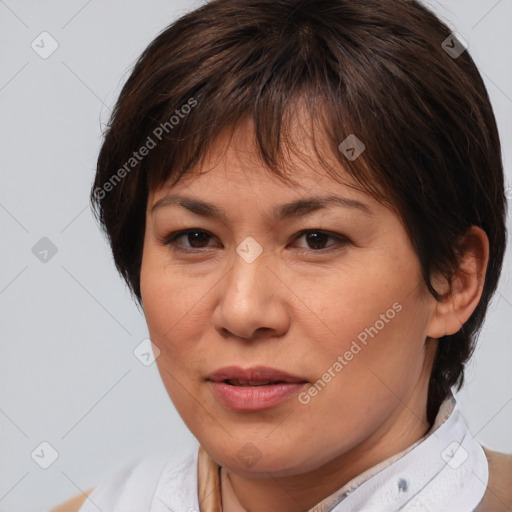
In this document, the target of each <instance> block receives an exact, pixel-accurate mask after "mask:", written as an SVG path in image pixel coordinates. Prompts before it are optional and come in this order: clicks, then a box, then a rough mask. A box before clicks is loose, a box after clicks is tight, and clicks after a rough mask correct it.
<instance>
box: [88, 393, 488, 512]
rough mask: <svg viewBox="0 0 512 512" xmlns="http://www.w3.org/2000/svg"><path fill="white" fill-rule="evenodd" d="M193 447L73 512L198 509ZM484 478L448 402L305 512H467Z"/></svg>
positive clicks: (130, 470) (142, 465)
mask: <svg viewBox="0 0 512 512" xmlns="http://www.w3.org/2000/svg"><path fill="white" fill-rule="evenodd" d="M198 448H199V444H198V445H197V447H194V449H193V451H192V452H191V453H189V454H188V455H187V456H183V457H179V458H176V457H169V456H165V455H160V456H150V457H145V458H143V459H141V460H139V461H137V462H136V463H134V464H132V465H131V466H129V467H127V468H125V469H124V470H122V471H119V472H118V473H117V474H116V475H115V477H112V478H111V479H110V480H109V481H107V482H105V483H103V484H102V485H99V486H98V487H97V488H96V489H95V490H94V491H93V492H92V494H91V495H90V497H89V499H87V500H86V501H85V503H84V504H83V505H82V507H81V508H80V510H79V512H97V511H98V509H100V510H101V511H102V512H142V511H144V512H146V511H147V512H169V511H172V512H199V511H200V508H199V503H198V477H197V458H198ZM488 480H489V467H488V462H487V457H486V455H485V452H484V451H483V448H482V446H481V445H480V444H479V443H478V442H477V441H476V440H475V439H474V438H473V437H472V436H471V434H470V432H469V429H468V426H467V424H466V422H465V420H464V418H463V416H462V414H461V412H460V410H459V407H458V405H457V403H456V402H455V399H454V398H453V397H449V398H447V399H446V400H445V401H444V402H443V404H442V406H441V408H440V410H439V413H438V415H437V417H436V420H435V423H434V425H433V427H432V428H431V429H430V431H429V432H428V433H427V434H426V435H425V436H424V437H423V438H421V439H420V440H419V441H417V442H416V443H414V444H413V445H412V446H410V447H409V448H407V449H406V450H403V451H402V452H400V453H398V454H396V455H394V456H392V457H390V458H389V459H387V460H385V461H383V462H381V463H379V464H377V465H376V466H374V467H373V468H370V469H368V470H367V471H365V472H364V473H362V474H361V475H359V476H358V477H356V478H354V479H353V480H351V481H350V482H348V483H347V484H346V485H345V486H343V488H341V489H339V490H338V491H336V492H335V493H334V494H332V495H331V496H329V497H327V498H326V499H324V500H323V501H322V502H321V503H319V504H318V505H316V506H315V507H314V508H313V509H312V510H311V512H353V511H358V512H359V511H368V512H398V511H404V512H473V511H474V509H475V508H476V507H477V506H478V504H479V503H480V501H481V499H482V498H483V496H484V494H485V491H486V488H487V484H488ZM223 512H230V511H229V510H224V511H223Z"/></svg>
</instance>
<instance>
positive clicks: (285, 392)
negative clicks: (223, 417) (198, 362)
mask: <svg viewBox="0 0 512 512" xmlns="http://www.w3.org/2000/svg"><path fill="white" fill-rule="evenodd" d="M207 382H208V384H209V385H210V388H211V390H212V392H213V394H214V396H215V397H216V398H217V400H218V401H219V402H220V403H221V404H222V405H223V406H225V407H227V408H229V409H231V410H233V411H236V412H256V411H262V410H265V409H270V408H273V407H276V406H278V405H280V404H281V403H283V402H285V401H286V400H288V399H290V398H291V397H292V396H294V395H296V394H297V393H299V392H300V391H301V390H302V389H303V388H304V386H305V385H306V384H307V381H306V380H305V379H303V378H302V377H299V376H297V375H292V374H290V373H287V372H283V371H281V370H276V369H275V368H269V367H266V366H257V367H252V368H247V369H243V368H239V367H237V366H229V367H225V368H220V369H219V370H216V371H215V372H213V373H211V374H210V375H208V378H207Z"/></svg>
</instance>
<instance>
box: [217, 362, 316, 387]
mask: <svg viewBox="0 0 512 512" xmlns="http://www.w3.org/2000/svg"><path fill="white" fill-rule="evenodd" d="M207 380H210V381H212V382H226V383H227V384H231V385H232V386H264V385H269V384H279V383H305V382H307V380H306V379H304V378H302V377H299V376H297V375H292V374H291V373H287V372H283V371H281V370H277V369H274V368H270V367H267V366H254V367H251V368H246V369H244V368H240V367H238V366H226V367H224V368H220V369H219V370H216V371H214V372H212V373H210V375H208V377H207Z"/></svg>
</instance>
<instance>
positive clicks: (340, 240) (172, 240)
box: [162, 228, 350, 254]
mask: <svg viewBox="0 0 512 512" xmlns="http://www.w3.org/2000/svg"><path fill="white" fill-rule="evenodd" d="M189 233H204V234H206V235H208V236H210V237H213V236H214V235H212V234H211V233H209V232H208V231H205V230H204V229H199V228H189V229H183V230H181V231H175V232H174V233H171V234H170V235H169V236H167V237H166V238H165V239H164V240H162V244H163V245H168V246H170V247H171V248H172V249H173V250H176V251H180V252H187V253H199V252H204V251H207V250H209V249H210V248H209V247H200V248H183V246H180V245H179V244H178V243H177V240H179V239H180V238H182V237H183V236H185V235H187V234H189ZM312 233H315V234H318V233H321V234H324V235H327V236H328V237H329V238H333V239H336V240H337V243H336V244H332V245H334V246H335V247H334V248H329V247H331V246H328V248H325V249H306V248H303V247H302V248H299V249H298V250H299V252H301V253H321V254H326V253H329V252H333V251H339V250H341V249H342V248H344V247H345V246H346V245H348V244H349V243H350V241H349V240H348V239H347V238H346V237H344V236H341V235H335V234H333V233H330V232H329V231H323V230H320V229H305V230H302V231H301V232H299V233H298V234H297V236H296V237H295V239H294V240H296V239H298V238H300V237H302V236H304V235H308V234H312ZM336 246H337V247H336Z"/></svg>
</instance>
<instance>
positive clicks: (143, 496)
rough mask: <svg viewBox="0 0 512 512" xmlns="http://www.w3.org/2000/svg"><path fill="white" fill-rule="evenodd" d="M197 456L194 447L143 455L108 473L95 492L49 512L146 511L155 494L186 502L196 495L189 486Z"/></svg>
mask: <svg viewBox="0 0 512 512" xmlns="http://www.w3.org/2000/svg"><path fill="white" fill-rule="evenodd" d="M197 452H198V450H197V447H194V448H193V449H192V450H187V451H185V453H183V452H181V453H178V454H177V453H165V452H162V453H161V452H153V453H150V454H146V455H145V456H142V457H140V458H137V459H136V460H132V462H131V463H129V464H124V465H121V466H118V467H117V469H115V470H111V471H110V473H109V476H108V478H106V479H105V480H103V481H102V482H101V483H100V484H99V485H97V486H96V487H95V488H93V489H90V490H89V491H87V492H86V493H83V494H80V495H77V496H75V497H74V498H72V499H71V500H68V501H66V502H65V503H62V504H61V505H59V506H58V507H56V508H54V509H51V510H50V512H97V510H98V509H99V510H102V511H103V512H111V511H112V510H114V509H115V510H126V511H128V510H130V511H131V510H137V511H138V510H145V509H148V510H149V509H150V507H151V503H152V502H153V500H155V499H158V497H159V494H162V497H164V495H165V499H169V498H167V496H166V495H167V494H170V495H171V496H172V495H176V496H181V497H184V496H185V495H187V502H188V501H190V496H188V494H191V496H193V494H194V492H196V489H195V488H193V486H192V487H191V484H192V483H194V482H196V480H197V469H196V468H197ZM88 497H90V499H88ZM160 499H162V498H160ZM165 499H164V502H165ZM171 501H172V500H171ZM169 503H171V502H169ZM174 505H176V506H177V507H178V509H179V508H180V507H181V503H176V504H174Z"/></svg>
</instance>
